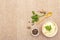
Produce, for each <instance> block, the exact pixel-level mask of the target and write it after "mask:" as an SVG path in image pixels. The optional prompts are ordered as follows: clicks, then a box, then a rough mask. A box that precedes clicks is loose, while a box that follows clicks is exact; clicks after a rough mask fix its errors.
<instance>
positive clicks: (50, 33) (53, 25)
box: [42, 21, 57, 37]
mask: <svg viewBox="0 0 60 40" xmlns="http://www.w3.org/2000/svg"><path fill="white" fill-rule="evenodd" d="M47 25H51V30H50V31H48V30H46V28H45V26H47ZM42 32H43V34H44V35H45V36H47V37H53V36H54V35H55V34H56V33H57V25H56V23H54V22H50V21H49V22H46V23H45V24H44V25H43V27H42Z"/></svg>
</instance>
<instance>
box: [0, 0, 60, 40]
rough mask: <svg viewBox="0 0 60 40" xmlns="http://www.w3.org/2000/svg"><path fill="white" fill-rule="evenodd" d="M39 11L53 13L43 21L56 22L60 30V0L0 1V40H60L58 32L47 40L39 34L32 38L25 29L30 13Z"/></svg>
mask: <svg viewBox="0 0 60 40" xmlns="http://www.w3.org/2000/svg"><path fill="white" fill-rule="evenodd" d="M41 9H44V10H46V11H51V12H53V15H52V16H51V17H50V18H48V19H46V20H45V21H47V20H52V21H54V22H56V23H57V25H58V29H59V30H60V0H0V40H60V31H59V30H58V33H57V34H56V35H55V36H54V37H52V38H48V37H45V36H44V35H43V34H42V33H41V32H40V35H39V36H37V37H33V36H32V35H31V33H30V32H31V30H28V29H27V26H28V25H29V24H28V21H29V20H30V17H31V15H32V13H31V11H32V10H34V11H36V10H41ZM40 26H41V24H40Z"/></svg>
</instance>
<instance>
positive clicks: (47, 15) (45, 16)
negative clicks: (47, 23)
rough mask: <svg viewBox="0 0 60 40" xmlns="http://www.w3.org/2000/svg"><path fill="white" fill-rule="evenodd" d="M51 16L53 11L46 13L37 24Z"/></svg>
mask: <svg viewBox="0 0 60 40" xmlns="http://www.w3.org/2000/svg"><path fill="white" fill-rule="evenodd" d="M50 16H52V12H48V13H47V14H45V15H44V17H43V18H42V19H41V20H39V21H38V22H37V23H36V25H38V24H39V23H41V22H42V21H44V20H45V19H46V18H49V17H50Z"/></svg>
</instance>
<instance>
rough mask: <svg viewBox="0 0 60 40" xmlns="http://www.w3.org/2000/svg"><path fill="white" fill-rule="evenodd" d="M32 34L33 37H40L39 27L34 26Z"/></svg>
mask: <svg viewBox="0 0 60 40" xmlns="http://www.w3.org/2000/svg"><path fill="white" fill-rule="evenodd" d="M31 34H32V35H33V36H38V35H39V29H38V27H37V26H35V25H33V26H32V29H31Z"/></svg>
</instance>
